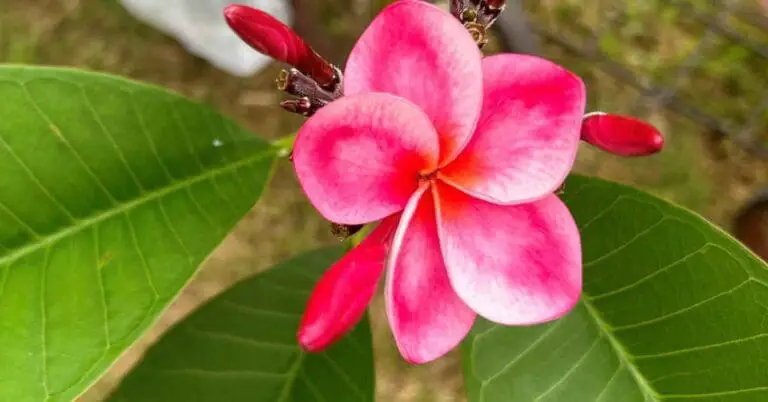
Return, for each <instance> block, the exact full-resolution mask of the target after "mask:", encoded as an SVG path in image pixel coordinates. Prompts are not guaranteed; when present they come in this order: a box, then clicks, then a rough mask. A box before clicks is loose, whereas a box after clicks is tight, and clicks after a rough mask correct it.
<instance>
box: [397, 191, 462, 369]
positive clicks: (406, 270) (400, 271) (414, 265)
mask: <svg viewBox="0 0 768 402" xmlns="http://www.w3.org/2000/svg"><path fill="white" fill-rule="evenodd" d="M424 189H426V188H424ZM421 195H422V194H421V193H417V194H416V195H414V198H412V201H411V202H409V205H408V206H407V207H406V210H405V211H404V212H403V218H402V219H401V220H400V224H399V225H398V228H397V232H396V234H395V238H394V240H393V242H392V250H391V252H390V256H389V262H388V263H387V266H388V273H387V281H386V288H385V290H384V292H385V293H384V294H385V297H386V299H385V304H386V309H387V316H388V317H389V323H390V326H391V327H392V332H393V334H394V336H395V342H396V343H397V347H398V349H399V350H400V354H402V355H403V357H404V358H405V360H407V361H409V362H411V363H415V364H421V363H426V362H429V361H432V360H435V359H437V358H438V357H440V356H442V355H444V354H446V353H448V352H449V351H450V350H452V349H453V348H455V347H456V346H457V345H458V344H459V343H460V342H461V340H462V339H464V337H465V336H466V335H467V333H468V332H469V330H470V329H471V328H472V324H473V323H474V320H475V313H474V312H473V311H472V310H471V309H470V308H469V307H467V305H466V304H464V302H463V301H461V299H459V297H458V296H457V295H456V292H454V290H453V289H452V288H451V284H450V281H449V280H448V275H447V273H446V271H445V264H444V263H443V256H442V255H441V254H440V243H439V241H438V237H437V228H436V226H435V211H434V202H433V200H432V195H431V194H430V193H429V192H427V193H426V194H425V195H424V196H423V197H422V196H421ZM419 198H421V199H419ZM411 214H412V215H411ZM411 217H412V219H411Z"/></svg>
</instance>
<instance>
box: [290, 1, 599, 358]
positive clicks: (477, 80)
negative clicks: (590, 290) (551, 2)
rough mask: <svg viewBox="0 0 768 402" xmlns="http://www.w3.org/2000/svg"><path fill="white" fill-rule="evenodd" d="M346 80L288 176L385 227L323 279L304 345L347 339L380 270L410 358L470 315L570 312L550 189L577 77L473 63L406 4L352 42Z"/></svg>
mask: <svg viewBox="0 0 768 402" xmlns="http://www.w3.org/2000/svg"><path fill="white" fill-rule="evenodd" d="M343 84H344V97H342V98H340V99H338V100H336V101H334V102H332V103H330V104H329V105H327V106H325V107H323V108H322V109H320V110H319V111H318V112H317V113H316V114H315V115H314V116H313V117H311V118H310V119H309V120H308V121H307V122H306V123H305V124H304V126H303V127H302V128H301V130H300V132H299V133H298V136H297V140H296V144H295V148H294V153H293V158H294V164H295V168H296V172H297V175H298V178H299V181H300V183H301V186H302V187H303V189H304V191H305V192H306V194H307V196H308V197H309V199H310V201H311V202H312V204H313V205H314V206H315V207H316V208H317V210H318V211H319V212H320V213H321V214H322V215H323V216H324V217H325V218H327V219H328V220H330V221H333V222H338V223H343V224H349V225H356V224H365V223H371V222H376V221H381V223H380V224H379V225H378V226H377V227H376V229H374V231H373V232H372V233H371V234H370V235H369V236H368V237H367V238H366V239H365V240H364V241H363V242H362V243H361V244H360V245H359V246H357V247H356V248H355V249H354V250H352V251H351V252H350V253H348V254H347V255H346V256H345V257H343V258H342V259H341V260H340V261H338V262H337V263H336V264H335V265H333V266H332V267H331V268H330V270H329V271H328V272H327V273H326V274H325V276H324V277H323V278H322V279H321V280H320V282H319V283H318V285H317V287H316V288H315V290H314V292H313V294H312V296H311V298H310V301H309V305H308V308H307V311H306V313H305V315H304V317H303V320H302V323H301V326H300V329H299V341H300V343H301V344H302V345H303V347H304V348H305V349H307V350H310V351H318V350H321V349H323V348H325V347H327V346H328V345H330V344H331V343H332V342H334V341H335V340H336V339H338V338H339V337H341V336H343V335H344V334H345V333H346V332H347V331H348V330H349V329H350V328H351V327H352V326H353V325H354V324H355V323H356V322H357V321H358V320H359V319H360V318H361V317H362V315H363V314H364V312H365V310H366V308H367V305H368V304H369V302H370V301H371V298H372V297H373V295H374V293H375V291H376V288H377V284H378V282H379V280H380V278H381V276H382V275H383V274H384V273H385V272H386V281H385V303H386V312H387V316H388V318H389V323H390V325H391V327H392V331H393V333H394V337H395V340H396V343H397V346H398V348H399V350H400V352H401V354H402V355H403V357H404V358H405V359H406V360H408V361H410V362H413V363H425V362H429V361H432V360H434V359H436V358H438V357H440V356H442V355H444V354H445V353H447V352H448V351H450V350H451V349H453V348H454V347H456V346H457V345H458V344H459V343H460V342H461V340H462V339H463V338H464V337H465V336H466V334H467V333H468V331H469V330H470V328H471V327H472V325H473V322H474V320H475V317H476V315H478V314H479V315H480V316H482V317H485V318H486V319H488V320H490V321H493V322H496V323H501V324H506V325H531V324H537V323H543V322H547V321H550V320H554V319H557V318H559V317H562V316H563V315H564V314H566V313H567V312H568V311H569V310H570V309H571V308H572V307H573V306H574V305H575V303H576V302H577V301H578V298H579V295H580V293H581V284H582V275H581V273H582V262H581V244H580V237H579V232H578V230H577V227H576V224H575V223H574V220H573V217H572V216H571V214H570V212H569V211H568V209H567V208H566V206H565V205H564V204H563V203H562V202H561V201H560V200H559V199H558V198H557V197H556V196H555V195H553V192H554V191H555V190H556V189H557V188H558V187H559V186H560V185H561V183H562V182H563V180H564V179H565V177H566V176H567V174H568V173H569V171H570V170H571V167H572V165H573V162H574V158H575V156H576V150H577V147H578V143H579V138H580V129H581V125H582V116H583V115H584V108H585V96H586V95H585V88H584V84H583V83H582V81H581V80H580V79H579V78H578V77H577V76H575V75H574V74H572V73H571V72H569V71H567V70H565V69H564V68H562V67H560V66H558V65H556V64H553V63H551V62H549V61H547V60H543V59H540V58H538V57H534V56H527V55H516V54H502V55H496V56H491V57H486V58H483V57H482V55H481V53H480V51H479V50H478V48H477V45H476V44H475V42H474V41H473V40H472V37H471V36H470V35H469V33H468V32H467V31H466V30H465V28H464V27H463V26H462V24H461V23H459V22H458V21H457V20H456V19H454V18H453V17H452V16H451V15H450V14H449V13H447V12H445V11H442V10H441V9H439V8H438V7H436V6H433V5H430V4H427V3H424V2H420V1H414V0H401V1H398V2H396V3H394V4H392V5H390V6H388V7H387V8H385V9H384V10H383V11H382V12H381V13H380V14H379V15H378V17H376V19H375V20H374V21H373V22H372V23H371V25H370V26H369V27H368V29H367V30H366V31H365V33H364V34H363V35H362V37H361V38H360V40H359V41H358V42H357V44H356V45H355V47H354V49H353V50H352V53H351V55H350V56H349V60H348V62H347V65H346V69H345V73H344V82H343Z"/></svg>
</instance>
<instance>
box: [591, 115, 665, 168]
mask: <svg viewBox="0 0 768 402" xmlns="http://www.w3.org/2000/svg"><path fill="white" fill-rule="evenodd" d="M581 139H582V141H585V142H587V143H589V144H592V145H594V146H596V147H597V148H600V149H601V150H603V151H606V152H608V153H612V154H614V155H619V156H627V157H630V156H647V155H651V154H655V153H657V152H659V151H661V149H662V147H663V146H664V137H663V136H662V135H661V133H660V132H659V130H657V129H656V128H655V127H653V126H652V125H650V124H648V123H646V122H644V121H642V120H639V119H636V118H634V117H629V116H619V115H614V114H607V113H603V112H594V113H589V114H587V115H586V116H584V120H583V121H582V123H581Z"/></svg>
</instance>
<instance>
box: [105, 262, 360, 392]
mask: <svg viewBox="0 0 768 402" xmlns="http://www.w3.org/2000/svg"><path fill="white" fill-rule="evenodd" d="M340 256H341V253H340V248H338V247H336V248H329V249H321V250H318V251H313V252H310V253H306V254H303V255H301V256H300V257H297V258H295V259H293V260H291V261H288V262H286V263H284V264H282V265H278V266H277V267H275V268H272V269H270V270H268V271H266V272H264V273H262V274H259V275H256V276H254V277H253V278H251V279H249V280H246V281H243V282H241V283H240V284H238V285H235V286H234V287H233V288H231V289H230V290H228V291H227V292H225V293H224V294H222V295H219V296H218V297H216V298H215V299H213V300H212V301H210V302H209V303H208V304H206V305H205V306H203V307H202V308H201V309H199V310H197V311H196V312H194V313H193V314H192V315H191V316H190V317H188V318H187V319H185V320H184V321H182V322H181V323H180V324H178V325H177V326H175V327H174V328H172V329H171V330H170V331H169V332H168V333H167V334H166V335H165V336H164V337H163V338H162V339H161V340H160V341H159V342H158V343H157V344H155V345H154V346H153V347H152V348H150V349H149V351H148V352H147V355H146V357H145V359H144V361H142V362H141V363H140V364H139V366H138V367H137V368H136V369H135V370H134V371H133V372H132V373H131V374H129V376H128V377H127V378H126V379H125V380H124V382H123V383H122V384H121V385H120V387H119V388H118V390H117V391H116V393H115V394H114V395H113V396H112V398H111V400H112V401H116V402H118V401H119V402H123V401H137V402H149V401H228V402H238V401H248V402H278V401H279V402H289V401H293V402H311V401H317V402H347V401H356V402H359V401H373V391H374V373H373V349H372V346H371V330H370V327H369V324H368V321H367V319H366V320H363V322H362V323H360V324H359V325H358V326H357V328H355V330H354V331H353V332H352V333H350V334H349V335H347V336H346V337H345V338H344V339H343V340H341V341H340V342H339V343H337V344H336V345H334V346H333V347H331V348H330V349H328V350H327V351H325V352H323V353H319V354H306V353H304V352H303V351H301V349H300V348H299V346H298V343H297V341H296V329H297V327H298V324H299V319H300V318H301V314H302V312H303V310H304V307H305V304H306V301H307V298H308V296H309V292H310V291H311V290H312V286H313V285H314V283H315V282H316V280H317V278H319V276H320V274H321V273H322V272H323V271H325V270H326V268H327V267H328V266H330V264H332V263H333V262H334V261H335V260H337V259H338V258H339V257H340Z"/></svg>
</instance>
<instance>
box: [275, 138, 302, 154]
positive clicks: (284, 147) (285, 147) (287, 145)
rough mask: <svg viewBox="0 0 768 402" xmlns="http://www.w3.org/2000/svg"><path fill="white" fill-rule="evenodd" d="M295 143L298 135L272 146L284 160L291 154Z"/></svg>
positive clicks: (278, 141) (283, 139) (276, 142)
mask: <svg viewBox="0 0 768 402" xmlns="http://www.w3.org/2000/svg"><path fill="white" fill-rule="evenodd" d="M294 142H296V134H291V135H287V136H285V137H282V138H280V139H277V140H275V141H272V146H274V147H275V148H277V155H278V156H280V157H282V158H284V157H286V156H289V155H290V154H291V150H292V149H293V143H294Z"/></svg>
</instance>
